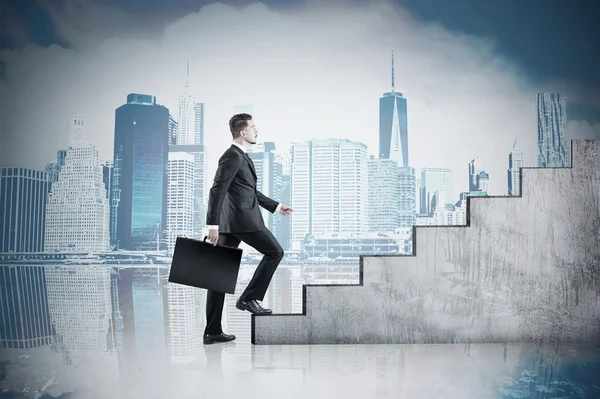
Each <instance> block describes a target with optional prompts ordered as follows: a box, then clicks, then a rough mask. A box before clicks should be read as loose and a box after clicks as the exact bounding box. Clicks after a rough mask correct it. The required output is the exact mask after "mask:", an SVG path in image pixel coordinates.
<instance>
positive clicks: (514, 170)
mask: <svg viewBox="0 0 600 399" xmlns="http://www.w3.org/2000/svg"><path fill="white" fill-rule="evenodd" d="M516 145H517V141H516V140H515V144H514V145H513V150H512V152H511V153H510V154H508V170H507V173H508V195H511V196H512V195H515V196H519V195H521V168H522V167H523V162H524V161H523V152H521V151H520V150H519V149H517V148H516Z"/></svg>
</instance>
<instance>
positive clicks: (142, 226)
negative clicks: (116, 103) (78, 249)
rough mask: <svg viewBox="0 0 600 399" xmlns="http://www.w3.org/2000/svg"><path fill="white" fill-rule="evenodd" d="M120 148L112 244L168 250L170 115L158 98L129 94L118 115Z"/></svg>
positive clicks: (113, 195)
mask: <svg viewBox="0 0 600 399" xmlns="http://www.w3.org/2000/svg"><path fill="white" fill-rule="evenodd" d="M178 136H179V134H178ZM114 145H115V148H114V167H113V189H112V190H111V243H112V245H113V247H114V248H119V249H126V250H155V249H157V248H159V249H165V248H166V245H165V241H164V238H165V232H166V227H167V179H168V178H167V168H168V159H169V158H168V157H169V109H168V108H166V107H164V106H162V105H159V104H157V103H156V97H154V96H150V95H144V94H129V95H128V96H127V103H126V104H124V105H122V106H121V107H119V108H117V110H116V112H115V144H114Z"/></svg>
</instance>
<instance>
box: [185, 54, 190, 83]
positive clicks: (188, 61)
mask: <svg viewBox="0 0 600 399" xmlns="http://www.w3.org/2000/svg"><path fill="white" fill-rule="evenodd" d="M185 87H190V60H189V58H188V60H187V69H186V74H185Z"/></svg>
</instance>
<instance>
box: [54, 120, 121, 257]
mask: <svg viewBox="0 0 600 399" xmlns="http://www.w3.org/2000/svg"><path fill="white" fill-rule="evenodd" d="M87 134H88V133H87V121H86V117H85V115H80V114H73V115H72V117H71V129H70V136H71V137H70V140H71V142H70V146H69V148H68V149H67V153H66V157H65V163H64V165H63V166H62V168H61V170H60V173H59V174H58V181H57V182H56V183H54V184H53V185H52V191H51V192H50V194H49V196H48V206H47V208H46V232H45V233H46V235H45V250H46V251H106V250H107V249H108V248H109V213H110V209H109V201H108V198H107V195H106V186H105V183H104V173H103V167H102V165H101V163H100V160H99V159H98V151H97V150H96V147H95V146H94V145H93V144H91V143H90V142H89V141H88V136H87Z"/></svg>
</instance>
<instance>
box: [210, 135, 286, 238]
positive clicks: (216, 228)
mask: <svg viewBox="0 0 600 399" xmlns="http://www.w3.org/2000/svg"><path fill="white" fill-rule="evenodd" d="M232 144H233V145H234V146H236V147H237V148H239V149H240V150H242V151H243V152H244V154H246V153H248V151H247V150H246V147H244V146H243V145H241V144H240V143H238V142H237V141H234V142H233V143H232ZM280 210H281V204H279V205H277V209H275V213H278V212H279V211H280ZM206 228H208V229H209V230H219V226H212V225H211V226H206Z"/></svg>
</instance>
